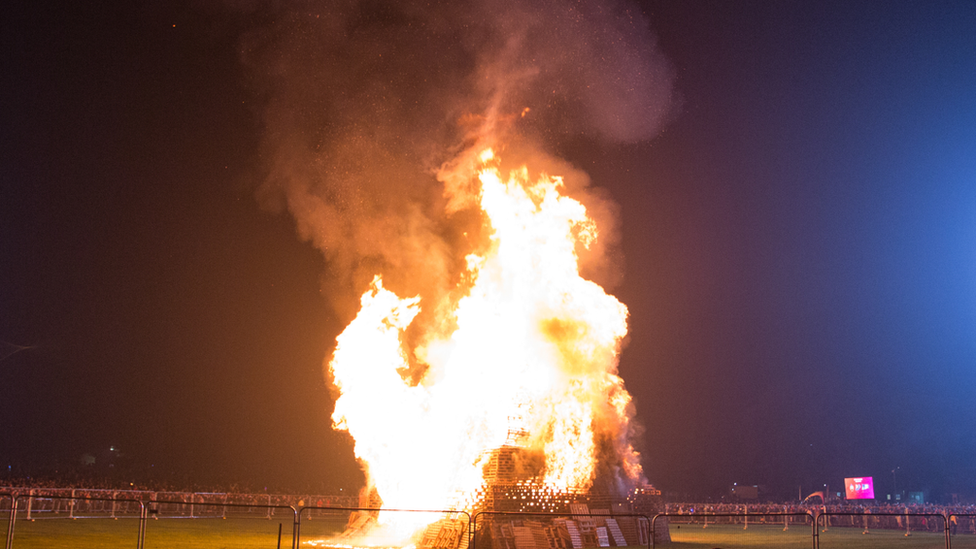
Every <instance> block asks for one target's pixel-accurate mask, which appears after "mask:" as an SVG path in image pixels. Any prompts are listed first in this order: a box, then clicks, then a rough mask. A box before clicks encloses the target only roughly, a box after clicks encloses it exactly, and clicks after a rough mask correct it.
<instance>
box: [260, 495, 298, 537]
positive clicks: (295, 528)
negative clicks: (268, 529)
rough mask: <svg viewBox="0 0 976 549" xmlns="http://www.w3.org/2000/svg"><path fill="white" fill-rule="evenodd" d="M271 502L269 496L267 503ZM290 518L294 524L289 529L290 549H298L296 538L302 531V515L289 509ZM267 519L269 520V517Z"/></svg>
mask: <svg viewBox="0 0 976 549" xmlns="http://www.w3.org/2000/svg"><path fill="white" fill-rule="evenodd" d="M270 500H271V496H268V501H270ZM291 511H292V516H294V517H295V518H294V521H295V522H294V524H292V527H291V549H298V538H299V536H301V531H302V513H301V511H296V510H295V508H294V507H292V508H291ZM268 518H271V517H270V516H269V517H268Z"/></svg>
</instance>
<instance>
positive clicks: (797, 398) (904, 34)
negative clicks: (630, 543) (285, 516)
mask: <svg viewBox="0 0 976 549" xmlns="http://www.w3.org/2000/svg"><path fill="white" fill-rule="evenodd" d="M301 4H302V6H303V7H302V8H301V9H298V8H294V9H293V6H289V5H288V4H287V3H282V4H273V5H271V4H269V5H265V4H262V3H260V2H242V3H239V5H235V4H234V3H230V2H228V3H224V4H215V5H209V4H207V3H194V2H185V3H184V2H161V3H159V2H147V3H145V5H143V4H137V3H132V2H118V3H114V4H113V3H94V4H90V3H66V4H65V5H60V3H50V4H47V3H39V2H25V3H22V5H20V6H18V7H14V8H5V9H4V13H3V15H2V16H0V67H2V72H0V74H3V85H2V87H0V90H2V91H0V98H2V108H0V116H2V119H0V465H2V466H3V471H0V475H3V474H6V475H14V476H18V475H21V476H22V475H26V474H32V473H36V472H39V471H42V470H50V469H53V468H58V469H62V470H63V469H70V468H73V467H75V466H76V464H77V463H79V462H80V456H81V455H82V454H85V453H88V454H91V455H93V456H97V460H96V466H101V465H102V464H104V463H107V462H108V461H111V460H110V459H108V457H107V456H106V451H107V449H108V448H109V447H117V448H118V449H119V454H120V455H119V456H117V457H115V458H112V459H114V461H115V462H116V464H117V465H118V468H119V469H124V471H125V475H127V476H128V477H129V478H131V479H132V480H133V481H135V482H139V481H141V480H144V479H148V478H160V479H175V481H176V482H184V483H199V484H200V485H209V486H216V485H219V484H222V483H223V484H229V483H240V484H244V485H248V486H252V487H260V488H263V487H265V486H274V487H278V488H279V489H282V490H299V489H303V488H305V487H309V486H310V487H316V488H320V489H322V490H330V491H332V490H338V489H339V488H345V489H355V488H357V487H358V486H359V484H360V483H361V481H362V477H361V475H360V474H359V472H358V469H357V467H356V465H355V464H354V462H353V457H352V451H351V447H350V444H349V441H348V439H347V437H346V436H344V435H340V434H336V433H334V432H332V431H331V429H330V419H329V416H330V414H331V411H332V402H333V401H332V396H330V390H329V387H328V386H327V384H326V380H325V377H324V374H323V366H322V364H323V360H324V359H325V358H326V357H327V356H328V354H329V353H330V351H331V349H332V346H333V344H334V341H335V337H336V335H338V333H339V332H340V331H341V330H342V327H343V326H344V324H345V323H346V322H347V321H348V320H349V311H348V310H346V309H344V308H343V306H344V305H343V304H344V303H346V301H344V300H348V299H350V298H352V299H355V297H356V295H357V294H356V293H350V294H349V295H331V294H332V293H339V292H340V290H341V289H342V288H344V286H343V283H344V282H343V281H342V280H338V279H337V278H336V276H334V272H335V270H336V267H335V264H336V263H337V262H338V261H340V260H341V258H336V257H332V256H325V255H323V254H322V253H320V252H319V251H318V250H316V249H315V248H314V247H313V245H312V244H310V243H309V242H306V241H303V239H301V238H300V237H299V234H298V232H297V231H296V221H295V219H294V218H293V217H292V216H291V215H289V213H288V212H287V211H284V208H282V207H281V206H280V204H276V201H275V200H274V199H270V200H269V199H267V196H266V195H267V192H266V191H267V181H268V177H269V175H268V174H269V173H273V171H274V170H273V168H269V165H270V164H273V163H274V160H275V158H276V157H275V156H274V155H275V154H276V153H275V151H274V149H273V148H269V146H268V141H269V135H271V134H272V133H273V132H274V131H276V129H275V128H274V127H272V126H271V125H269V123H268V120H269V116H268V114H267V113H268V112H269V111H270V110H273V109H274V108H275V105H276V103H275V99H274V97H273V95H274V91H273V90H272V91H269V86H268V84H267V74H268V73H269V72H273V71H271V69H269V68H268V67H269V66H270V67H272V68H274V67H277V65H275V64H273V63H268V62H267V60H268V59H269V58H270V59H277V58H276V57H274V55H273V54H274V52H275V51H276V50H275V44H290V43H291V42H288V37H287V36H286V37H285V38H275V39H274V40H278V41H277V42H276V41H274V40H272V41H270V42H268V41H264V42H262V41H261V40H264V39H265V38H266V37H267V36H277V35H275V33H276V32H277V33H279V34H280V33H282V29H283V28H284V29H287V27H282V26H281V23H280V22H281V21H283V20H287V19H288V17H287V14H292V15H293V14H294V13H297V12H299V11H306V10H307V11H309V12H313V11H314V12H316V13H318V14H319V15H320V17H324V18H326V19H328V18H329V17H330V14H331V13H332V11H333V9H335V10H337V11H342V10H345V11H349V9H350V8H348V6H349V5H352V4H354V2H343V3H342V4H343V6H344V7H343V8H341V10H340V9H339V8H334V6H333V4H330V3H318V4H316V3H301ZM335 4H337V3H335ZM557 4H560V5H561V3H559V2H557V3H547V4H546V6H550V7H549V8H547V9H551V6H552V5H557ZM607 6H608V7H607V8H606V9H607V10H610V11H613V10H618V11H619V10H623V9H630V10H631V12H632V13H633V14H634V16H635V18H636V19H635V20H636V21H637V24H638V25H644V26H645V27H647V26H649V28H650V31H651V32H653V34H654V35H655V36H656V37H657V45H656V48H657V50H656V51H657V54H658V55H662V56H663V57H661V59H664V60H666V65H667V67H669V74H670V75H671V76H672V77H673V80H672V82H671V84H672V86H673V95H672V98H673V100H672V103H671V107H670V110H669V113H668V115H667V117H666V120H665V122H663V123H661V124H660V125H659V126H657V129H656V130H655V132H654V133H653V135H651V136H650V137H648V138H641V139H632V138H630V139H623V140H619V139H618V140H616V141H614V140H608V139H605V138H604V136H601V135H600V134H599V132H594V131H589V132H588V131H575V128H574V127H573V126H572V125H571V124H570V125H567V126H565V127H561V128H560V130H559V131H556V132H553V133H551V134H549V135H548V136H547V138H546V143H547V144H548V146H549V150H550V152H551V153H553V154H555V155H557V156H560V157H562V158H564V159H565V160H567V161H568V162H570V163H572V164H573V165H575V166H577V167H579V168H580V169H582V170H584V171H585V172H587V173H588V174H589V175H590V177H591V178H592V181H593V185H594V186H596V187H600V188H602V189H604V190H605V192H606V195H607V196H609V197H610V198H611V199H612V200H613V201H614V202H616V203H617V204H618V206H619V212H618V213H619V218H618V222H619V225H620V231H619V238H620V251H621V252H622V256H623V258H624V259H623V261H622V262H621V263H619V265H620V266H621V268H622V277H621V278H620V282H619V284H617V285H616V286H615V287H614V288H613V293H614V294H615V295H616V296H617V297H618V298H620V300H621V301H623V302H624V303H625V304H626V305H627V306H628V307H629V309H630V314H631V316H630V335H629V337H628V342H627V345H626V347H625V349H624V351H623V354H622V356H621V363H620V373H621V376H622V377H623V378H624V380H625V382H626V385H627V388H628V390H629V391H630V392H631V393H632V394H633V396H634V399H635V403H636V410H637V417H638V420H639V421H640V423H641V424H642V425H643V427H644V435H643V437H642V439H641V440H639V441H638V446H639V450H640V451H641V453H642V455H643V463H644V469H645V472H646V474H647V476H648V478H649V480H650V481H651V482H652V483H653V484H655V485H656V486H658V487H660V488H662V489H664V490H665V491H666V492H671V493H675V494H677V496H676V497H699V496H705V495H713V496H718V495H721V493H722V492H723V491H724V490H725V489H726V488H727V487H728V485H730V484H732V483H733V482H738V483H740V484H743V483H744V484H760V485H763V486H765V487H766V490H767V493H768V494H769V495H770V497H776V498H783V499H785V498H795V497H796V495H797V493H798V492H802V493H803V495H806V494H807V493H810V492H813V491H815V490H819V489H822V488H823V486H824V485H825V484H828V485H830V487H831V488H832V490H833V489H838V490H839V489H840V488H841V483H842V479H843V478H844V477H850V476H874V477H875V481H876V485H877V488H876V492H877V493H878V494H879V497H881V498H884V494H887V493H891V492H892V491H893V488H895V487H894V486H893V482H896V483H897V489H898V491H902V490H910V491H924V492H926V498H931V499H936V500H947V499H949V498H950V494H953V493H957V494H960V495H961V496H962V497H966V498H969V499H974V498H976V404H974V401H976V399H974V396H976V371H974V366H976V4H973V3H972V2H887V3H877V2H817V3H812V2H685V1H673V2H671V1H668V2H644V3H641V4H627V5H624V4H622V3H619V4H618V3H616V2H610V3H608V4H607ZM627 6H629V8H627ZM356 9H359V10H361V11H362V12H363V13H367V14H369V16H370V17H373V18H376V19H382V20H383V21H385V23H384V24H386V25H393V26H395V25H396V24H397V22H396V21H397V19H396V17H394V16H392V15H390V14H389V13H387V11H389V9H388V8H385V7H383V5H382V3H373V2H364V3H363V4H362V6H360V7H357V8H356ZM640 14H642V15H643V17H644V18H646V21H644V20H642V19H641V17H640ZM394 15H396V14H394ZM384 18H385V19H384ZM371 20H372V19H371ZM314 28H318V29H320V28H322V27H314ZM383 36H387V39H388V40H390V41H393V42H394V44H395V41H396V40H397V37H398V36H400V35H399V34H397V33H388V34H385V35H383ZM256 37H258V38H256ZM318 39H319V37H318V36H316V35H315V34H314V33H312V34H310V35H309V36H305V37H303V40H309V41H315V40H318ZM462 41H463V40H462ZM256 43H257V44H265V45H266V44H268V43H270V44H271V46H268V47H267V48H268V49H267V51H271V52H272V54H265V57H262V58H258V59H257V60H255V58H254V57H253V56H251V55H249V54H248V52H249V51H250V50H249V48H250V47H252V46H253V45H254V44H256ZM342 47H343V48H346V49H348V50H350V51H354V50H355V47H356V46H355V45H353V46H346V45H343V46H342ZM312 49H313V50H314V48H312ZM323 51H327V52H328V51H339V52H344V51H346V50H343V49H338V48H334V49H333V50H328V49H326V50H323ZM269 55H270V56H271V57H269ZM445 55H447V54H446V53H445ZM455 61H457V62H462V61H463V58H461V57H459V58H458V59H457V60H455V59H453V58H445V59H440V60H433V61H430V63H432V66H434V67H435V68H436V67H437V66H438V65H437V63H442V64H443V65H444V66H448V65H450V64H452V63H455ZM344 62H346V63H352V64H354V63H355V57H354V56H353V57H352V58H351V60H350V59H346V60H345V61H344ZM323 63H333V60H325V61H323ZM283 65H284V64H283ZM330 67H333V68H331V69H330V70H332V71H335V72H334V74H332V75H330V77H329V78H322V79H320V75H322V74H325V73H323V72H319V71H316V70H311V71H309V74H308V76H307V82H303V83H302V86H304V87H302V88H301V89H302V90H305V89H306V87H307V89H312V90H315V89H318V88H319V87H321V88H322V89H328V88H329V86H334V85H335V83H334V81H343V82H344V81H346V80H344V78H346V77H345V76H343V74H344V73H343V70H344V69H343V67H344V66H343V64H342V62H335V63H334V64H332V65H330ZM336 67H337V68H336ZM282 71H285V72H284V73H283V74H285V77H287V76H288V74H290V73H288V72H287V67H286V68H285V69H282ZM349 72H355V67H351V68H349ZM427 76H428V77H429V78H430V79H432V80H434V81H436V85H437V86H438V87H441V88H449V87H450V86H452V81H451V79H450V78H449V77H448V76H449V72H438V71H431V73H430V74H429V75H427ZM262 78H264V80H262ZM398 78H402V79H404V81H407V82H409V81H410V80H411V79H412V78H420V77H419V76H418V75H415V74H411V73H409V72H408V73H405V74H401V75H398ZM333 80H334V81H333ZM351 81H352V82H353V83H355V80H351ZM577 84H579V83H578V82H577ZM459 85H460V84H459ZM351 89H352V92H354V91H355V89H354V88H351ZM398 89H410V90H411V92H413V91H414V90H413V88H410V87H409V86H408V87H406V88H404V87H401V88H398ZM352 92H351V93H352ZM417 95H418V96H420V95H421V94H420V92H417ZM297 97H304V96H303V95H301V94H298V95H297ZM316 97H319V96H316ZM322 97H325V99H327V100H331V99H333V96H330V95H327V94H326V95H323V96H322ZM326 103H327V101H326ZM303 108H304V109H307V110H308V112H309V113H311V114H308V116H307V117H306V118H305V120H308V121H310V122H308V123H309V124H314V123H315V122H316V120H318V118H317V116H318V114H316V110H317V109H320V108H328V107H322V106H321V105H319V104H308V105H305V106H303ZM567 108H569V109H570V110H569V111H567V112H570V113H572V105H570V107H567ZM336 116H339V115H336ZM543 118H544V117H543ZM543 121H544V120H543ZM368 123H369V120H361V121H360V122H359V124H368ZM443 124H446V122H443V121H440V120H435V121H434V122H430V126H431V128H427V127H423V128H420V129H421V130H424V131H426V130H428V129H431V131H438V129H437V127H436V126H438V125H443ZM567 128H569V129H567ZM323 131H324V130H323ZM560 132H562V133H560ZM329 135H330V134H329V133H328V132H325V133H324V136H320V137H318V139H321V140H323V142H325V143H326V144H328V140H329V139H330V137H329ZM623 141H626V142H623ZM337 200H339V201H342V200H343V197H342V196H341V193H340V196H339V197H338V198H337ZM337 280H338V281H337ZM362 289H363V288H362V287H359V291H362ZM98 460H101V461H98ZM896 468H897V469H896ZM892 470H897V473H896V474H895V475H893V474H892ZM2 480H3V477H2V476H0V482H2Z"/></svg>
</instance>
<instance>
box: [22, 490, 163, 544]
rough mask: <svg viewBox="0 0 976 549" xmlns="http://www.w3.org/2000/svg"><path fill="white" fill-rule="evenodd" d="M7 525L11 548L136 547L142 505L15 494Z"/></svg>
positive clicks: (93, 499)
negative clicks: (12, 509)
mask: <svg viewBox="0 0 976 549" xmlns="http://www.w3.org/2000/svg"><path fill="white" fill-rule="evenodd" d="M13 505H14V510H15V511H13V512H10V511H8V513H9V515H10V516H11V519H10V520H9V524H8V526H7V528H8V530H7V538H6V539H7V544H6V547H7V548H8V549H10V548H12V547H49V546H59V547H90V546H105V547H133V548H135V549H138V548H139V544H140V541H141V538H140V536H141V529H140V525H141V521H140V519H141V518H142V516H143V505H142V502H140V501H135V500H115V499H111V498H92V497H72V496H70V495H69V496H52V495H47V494H39V495H31V494H18V495H17V496H16V497H15V498H13Z"/></svg>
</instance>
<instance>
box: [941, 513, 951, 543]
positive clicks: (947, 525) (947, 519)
mask: <svg viewBox="0 0 976 549" xmlns="http://www.w3.org/2000/svg"><path fill="white" fill-rule="evenodd" d="M942 520H943V521H945V538H946V549H949V548H950V547H951V543H950V542H949V535H950V533H951V532H950V531H949V515H948V514H947V513H946V511H945V510H944V509H943V510H942Z"/></svg>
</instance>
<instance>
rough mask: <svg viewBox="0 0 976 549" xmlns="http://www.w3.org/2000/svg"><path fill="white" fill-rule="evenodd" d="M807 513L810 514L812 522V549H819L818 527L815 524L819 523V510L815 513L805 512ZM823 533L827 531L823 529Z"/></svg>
mask: <svg viewBox="0 0 976 549" xmlns="http://www.w3.org/2000/svg"><path fill="white" fill-rule="evenodd" d="M807 513H810V516H811V517H813V521H812V522H813V549H819V547H820V525H819V524H817V523H818V522H820V517H821V514H820V511H819V510H818V511H817V512H816V513H814V512H813V511H807ZM824 531H825V532H826V531H827V530H826V529H825V530H824Z"/></svg>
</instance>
